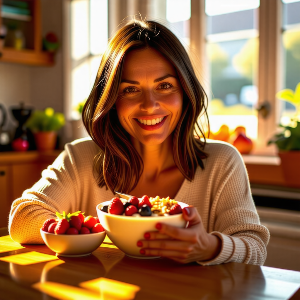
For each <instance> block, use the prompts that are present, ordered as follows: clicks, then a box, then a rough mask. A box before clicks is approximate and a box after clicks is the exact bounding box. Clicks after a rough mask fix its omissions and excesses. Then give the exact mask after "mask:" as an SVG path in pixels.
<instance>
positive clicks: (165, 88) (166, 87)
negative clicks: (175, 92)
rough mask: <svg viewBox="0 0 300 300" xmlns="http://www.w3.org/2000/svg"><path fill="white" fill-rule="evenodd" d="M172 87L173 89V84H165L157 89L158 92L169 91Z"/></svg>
mask: <svg viewBox="0 0 300 300" xmlns="http://www.w3.org/2000/svg"><path fill="white" fill-rule="evenodd" d="M171 87H173V85H172V84H171V83H168V82H163V83H161V84H160V85H159V86H158V87H157V89H158V90H168V89H170V88H171Z"/></svg>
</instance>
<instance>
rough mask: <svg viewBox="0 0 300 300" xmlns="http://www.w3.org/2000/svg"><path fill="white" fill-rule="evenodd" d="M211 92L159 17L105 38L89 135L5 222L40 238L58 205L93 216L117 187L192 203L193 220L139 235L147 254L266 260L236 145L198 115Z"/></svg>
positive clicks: (185, 259) (15, 233)
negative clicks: (212, 137) (216, 135)
mask: <svg viewBox="0 0 300 300" xmlns="http://www.w3.org/2000/svg"><path fill="white" fill-rule="evenodd" d="M206 98H207V97H206V94H205V92H204V90H203V88H202V86H201V84H200V83H199V81H198V80H197V78H196V76H195V73H194V70H193V67H192V65H191V62H190V59H189V57H188V55H187V53H186V51H185V50H184V48H183V46H182V45H181V43H180V42H179V40H178V39H177V38H176V37H175V35H174V34H172V32H171V31H169V30H168V29H167V28H165V27H164V26H162V25H161V24H159V23H156V22H153V21H148V22H144V21H134V22H131V23H129V24H127V25H125V26H124V27H122V28H121V29H120V30H119V31H118V32H117V33H116V34H115V36H114V37H113V38H112V39H111V41H110V42H109V45H108V47H107V50H106V52H105V53H104V55H103V58H102V61H101V64H100V67H99V71H98V74H97V77H96V80H95V84H94V87H93V89H92V91H91V93H90V96H89V98H88V100H87V103H86V105H85V107H84V110H83V121H84V125H85V127H86V129H87V131H88V133H89V135H90V136H91V138H92V140H90V139H83V140H77V141H74V142H73V143H70V144H67V145H66V146H65V151H64V152H63V153H62V154H61V155H60V156H59V157H58V158H57V159H56V161H55V162H54V163H53V164H52V165H51V166H49V167H48V169H47V170H45V171H44V172H43V173H42V178H41V179H40V181H39V182H37V183H36V184H35V185H34V186H33V187H32V188H31V189H29V190H27V191H25V192H24V193H23V195H22V197H21V198H19V199H17V200H15V201H14V202H13V204H12V209H11V213H10V220H9V229H10V234H11V236H12V238H13V239H14V240H15V241H18V242H22V243H42V239H41V237H40V234H39V228H40V227H41V225H42V223H43V222H44V220H45V219H47V218H51V217H53V216H54V213H55V212H56V211H67V212H72V211H77V210H82V211H85V212H86V214H92V215H94V214H95V207H96V205H97V204H98V203H100V202H103V201H106V200H108V199H111V198H112V197H113V195H114V191H115V190H116V191H119V192H123V193H128V194H132V195H135V196H138V197H141V196H142V195H144V194H147V195H149V196H156V195H159V196H160V197H166V196H170V197H171V198H175V200H177V201H182V202H185V203H188V204H189V205H190V207H188V208H187V209H184V210H183V217H184V218H185V219H186V220H187V221H188V222H189V227H188V228H185V229H179V228H175V227H172V226H168V225H165V224H160V223H159V224H157V229H158V230H157V231H155V232H148V233H146V234H145V239H144V240H142V241H139V242H138V245H139V246H140V247H141V253H142V254H144V255H146V256H147V255H150V256H152V255H154V256H157V255H160V256H163V257H168V258H170V259H173V260H175V261H178V262H181V263H189V262H198V263H199V264H202V265H209V264H219V263H224V262H232V261H235V262H244V263H251V264H263V263H264V261H265V258H266V245H267V243H268V240H269V232H268V230H267V229H266V228H265V227H264V226H262V225H260V222H259V217H258V215H257V212H256V209H255V206H254V203H253V199H252V196H251V192H250V188H249V181H248V177H247V172H246V170H245V166H244V164H243V161H242V159H241V157H240V155H239V153H238V152H237V151H236V149H235V148H233V147H232V146H230V145H229V144H225V143H217V142H216V143H206V141H205V138H204V139H203V140H202V139H200V138H199V137H196V138H195V135H196V136H197V135H198V134H203V130H202V128H201V126H199V124H198V122H197V120H198V118H199V116H201V115H204V117H206V116H207V114H206V105H205V103H206Z"/></svg>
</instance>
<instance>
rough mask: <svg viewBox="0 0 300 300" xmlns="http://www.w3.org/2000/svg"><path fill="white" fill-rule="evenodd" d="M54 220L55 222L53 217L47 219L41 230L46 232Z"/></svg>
mask: <svg viewBox="0 0 300 300" xmlns="http://www.w3.org/2000/svg"><path fill="white" fill-rule="evenodd" d="M54 222H56V221H55V219H47V220H46V221H45V222H44V224H43V226H42V230H43V231H46V232H48V228H49V225H50V224H52V223H54Z"/></svg>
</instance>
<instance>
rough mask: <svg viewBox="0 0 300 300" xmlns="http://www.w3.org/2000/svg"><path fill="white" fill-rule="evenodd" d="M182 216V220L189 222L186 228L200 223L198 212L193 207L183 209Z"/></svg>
mask: <svg viewBox="0 0 300 300" xmlns="http://www.w3.org/2000/svg"><path fill="white" fill-rule="evenodd" d="M182 215H183V218H184V219H185V220H186V221H188V222H189V225H188V227H192V226H194V225H197V224H199V223H201V222H202V220H201V217H200V215H199V213H198V210H197V209H196V208H195V207H193V206H188V207H184V208H183V210H182Z"/></svg>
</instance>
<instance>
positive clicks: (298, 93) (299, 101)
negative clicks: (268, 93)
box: [294, 82, 300, 105]
mask: <svg viewBox="0 0 300 300" xmlns="http://www.w3.org/2000/svg"><path fill="white" fill-rule="evenodd" d="M294 102H295V104H296V105H300V82H299V83H298V84H297V86H296V89H295V95H294Z"/></svg>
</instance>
